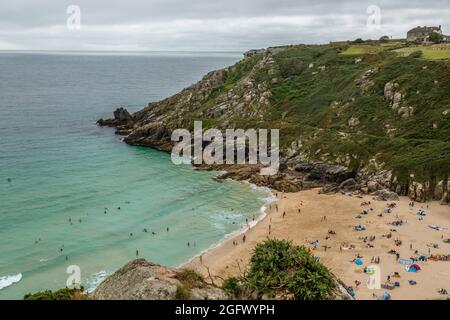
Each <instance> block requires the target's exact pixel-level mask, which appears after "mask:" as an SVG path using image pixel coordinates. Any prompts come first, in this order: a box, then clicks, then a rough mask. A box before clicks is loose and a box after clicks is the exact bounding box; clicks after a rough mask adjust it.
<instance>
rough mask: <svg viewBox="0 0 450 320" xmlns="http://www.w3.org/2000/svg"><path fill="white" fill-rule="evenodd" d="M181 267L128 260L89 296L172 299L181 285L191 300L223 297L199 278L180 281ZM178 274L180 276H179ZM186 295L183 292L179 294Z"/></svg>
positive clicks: (124, 298)
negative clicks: (187, 283)
mask: <svg viewBox="0 0 450 320" xmlns="http://www.w3.org/2000/svg"><path fill="white" fill-rule="evenodd" d="M180 272H181V271H180V270H176V269H171V268H167V267H164V266H161V265H159V264H153V263H150V262H148V261H146V260H145V259H137V260H134V261H131V262H129V263H127V264H126V265H125V266H124V267H122V268H121V269H119V270H117V271H116V272H115V273H114V274H112V275H111V276H109V277H108V278H107V279H106V280H104V281H103V282H102V283H101V284H100V285H99V286H98V287H97V288H96V289H95V291H94V292H93V293H91V294H90V296H89V298H90V299H94V300H172V299H177V298H179V297H178V296H177V295H179V293H177V290H180V288H184V289H183V290H187V294H188V296H189V298H190V299H192V300H204V299H212V300H217V299H225V298H226V295H225V293H224V292H223V291H222V290H221V289H220V288H218V287H215V286H212V285H210V284H207V283H206V282H204V281H202V280H196V283H192V281H191V282H190V283H189V286H187V285H186V284H185V283H183V278H182V277H179V275H180ZM179 278H181V279H179ZM182 298H184V299H186V298H187V297H186V294H185V295H184V296H183V297H182Z"/></svg>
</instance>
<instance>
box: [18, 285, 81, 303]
mask: <svg viewBox="0 0 450 320" xmlns="http://www.w3.org/2000/svg"><path fill="white" fill-rule="evenodd" d="M83 291H84V288H83V287H81V288H80V289H69V288H64V289H60V290H57V291H52V290H45V291H38V292H36V293H27V294H26V295H25V296H24V297H23V299H24V300H85V299H86V295H85V294H84V293H83Z"/></svg>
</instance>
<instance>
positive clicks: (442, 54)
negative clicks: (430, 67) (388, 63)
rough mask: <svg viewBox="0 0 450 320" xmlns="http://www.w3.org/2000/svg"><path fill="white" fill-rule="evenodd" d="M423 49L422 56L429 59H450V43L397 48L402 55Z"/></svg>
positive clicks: (397, 51)
mask: <svg viewBox="0 0 450 320" xmlns="http://www.w3.org/2000/svg"><path fill="white" fill-rule="evenodd" d="M416 51H421V52H422V58H423V59H427V60H450V44H441V45H434V46H424V45H416V46H409V47H405V48H400V49H397V50H395V52H396V53H397V54H398V55H399V56H402V57H406V56H409V55H411V53H413V52H416Z"/></svg>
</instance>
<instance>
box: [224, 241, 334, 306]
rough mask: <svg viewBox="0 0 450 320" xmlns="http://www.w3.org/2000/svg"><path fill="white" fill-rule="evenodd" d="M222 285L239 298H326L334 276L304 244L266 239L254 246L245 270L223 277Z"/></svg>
mask: <svg viewBox="0 0 450 320" xmlns="http://www.w3.org/2000/svg"><path fill="white" fill-rule="evenodd" d="M223 289H224V290H225V291H226V292H227V293H228V294H229V295H230V297H231V298H238V299H239V298H246V297H247V298H249V297H257V298H262V297H266V298H275V297H277V298H284V299H296V300H328V299H332V298H333V294H334V292H335V289H336V280H335V278H334V276H333V275H332V273H331V272H330V271H329V270H328V269H327V268H326V267H325V266H324V265H322V264H321V263H320V262H319V261H318V260H317V259H316V258H314V257H313V256H312V255H311V254H310V253H309V252H308V251H307V250H306V249H305V248H304V247H303V246H302V247H300V246H295V245H293V244H292V243H291V242H288V241H286V240H271V239H269V240H266V241H265V242H263V243H260V244H258V245H257V246H256V247H255V249H254V252H253V255H252V258H251V261H250V266H249V270H248V271H247V272H246V274H245V275H244V276H243V277H241V278H229V279H227V280H225V282H224V284H223Z"/></svg>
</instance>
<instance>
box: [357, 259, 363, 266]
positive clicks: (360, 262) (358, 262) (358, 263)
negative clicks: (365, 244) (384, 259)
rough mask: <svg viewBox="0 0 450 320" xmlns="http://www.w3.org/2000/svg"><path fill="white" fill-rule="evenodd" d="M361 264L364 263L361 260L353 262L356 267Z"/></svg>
mask: <svg viewBox="0 0 450 320" xmlns="http://www.w3.org/2000/svg"><path fill="white" fill-rule="evenodd" d="M363 263H364V262H363V261H362V260H361V259H356V260H355V264H356V265H357V266H361V265H362V264H363Z"/></svg>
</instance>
